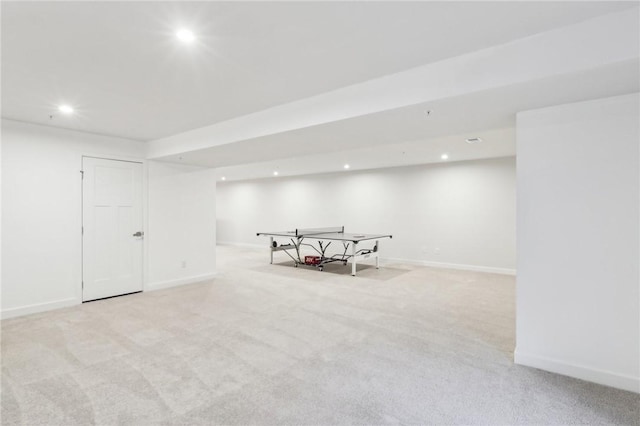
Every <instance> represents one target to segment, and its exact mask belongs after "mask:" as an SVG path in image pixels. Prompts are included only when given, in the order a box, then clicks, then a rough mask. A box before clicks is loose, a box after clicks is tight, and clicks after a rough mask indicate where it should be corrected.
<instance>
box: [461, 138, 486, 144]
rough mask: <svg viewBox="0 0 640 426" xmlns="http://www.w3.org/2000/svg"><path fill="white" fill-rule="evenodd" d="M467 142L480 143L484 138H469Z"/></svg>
mask: <svg viewBox="0 0 640 426" xmlns="http://www.w3.org/2000/svg"><path fill="white" fill-rule="evenodd" d="M465 142H467V143H468V144H474V143H480V142H482V138H467V139H465Z"/></svg>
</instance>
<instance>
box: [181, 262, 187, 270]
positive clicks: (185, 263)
mask: <svg viewBox="0 0 640 426" xmlns="http://www.w3.org/2000/svg"><path fill="white" fill-rule="evenodd" d="M186 267H187V261H186V260H183V261H182V269H185V268H186Z"/></svg>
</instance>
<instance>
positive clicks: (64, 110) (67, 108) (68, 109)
mask: <svg viewBox="0 0 640 426" xmlns="http://www.w3.org/2000/svg"><path fill="white" fill-rule="evenodd" d="M58 111H60V112H61V113H63V114H67V115H70V114H73V113H74V109H73V107H71V106H70V105H60V106H59V107H58Z"/></svg>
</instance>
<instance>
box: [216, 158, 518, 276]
mask: <svg viewBox="0 0 640 426" xmlns="http://www.w3.org/2000/svg"><path fill="white" fill-rule="evenodd" d="M217 216H218V242H220V243H234V244H250V245H254V244H259V245H260V246H262V247H266V245H267V244H268V243H267V240H266V239H265V238H264V237H256V232H259V231H260V232H264V231H277V230H290V229H292V228H295V227H316V226H334V225H337V226H341V225H344V226H345V227H346V230H347V231H350V230H351V231H353V232H364V233H391V234H393V239H392V240H384V241H381V257H383V258H387V259H403V260H409V261H415V262H420V263H424V264H432V265H443V266H445V265H447V266H452V267H460V268H468V269H476V270H487V271H494V272H505V273H513V272H514V269H515V159H514V158H512V157H511V158H499V159H491V160H481V161H468V162H457V163H442V164H433V165H422V166H411V167H397V168H388V169H377V170H370V171H362V172H355V171H345V172H342V173H333V174H323V175H311V176H299V177H291V178H270V179H262V180H251V181H241V182H225V183H220V182H219V183H218V207H217Z"/></svg>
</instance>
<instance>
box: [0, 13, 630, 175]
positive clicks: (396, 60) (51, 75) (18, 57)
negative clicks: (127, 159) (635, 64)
mask: <svg viewBox="0 0 640 426" xmlns="http://www.w3.org/2000/svg"><path fill="white" fill-rule="evenodd" d="M636 4H637V3H636V2H626V3H625V2H53V1H52V2H2V115H3V117H6V118H10V119H15V120H21V121H27V122H34V123H42V124H48V125H52V126H59V127H65V128H71V129H77V130H83V131H88V132H93V133H100V134H107V135H116V136H121V137H126V138H131V139H137V140H153V139H157V138H161V137H166V136H169V135H173V134H176V133H180V132H184V131H187V130H190V129H193V128H197V127H201V126H206V125H210V124H213V123H216V122H220V121H222V120H226V119H229V118H232V117H238V116H242V115H245V114H248V113H251V112H255V111H259V110H262V109H265V108H269V107H272V106H275V105H279V104H283V103H287V102H291V101H293V100H298V99H302V98H306V97H309V96H311V95H315V94H319V93H323V92H327V91H330V90H334V89H338V88H341V87H344V86H347V85H350V84H354V83H358V82H361V81H364V80H368V79H372V78H376V77H380V76H384V75H387V74H391V73H396V72H399V71H402V70H406V69H409V68H412V67H415V66H418V65H422V64H426V63H432V62H434V61H438V60H441V59H444V58H450V57H454V56H457V55H461V54H464V53H467V52H472V51H476V50H478V49H481V48H485V47H489V46H493V45H496V44H502V43H507V42H509V41H511V40H515V39H519V38H522V37H526V36H529V35H531V34H535V33H539V32H543V31H548V30H551V29H553V28H558V27H562V26H566V25H569V24H572V23H576V22H580V21H583V20H585V19H588V18H591V17H594V16H597V15H602V14H605V13H609V12H614V11H619V10H622V9H625V8H629V7H633V6H634V5H636ZM181 26H188V27H190V28H192V29H193V31H194V32H196V34H197V36H198V42H197V43H195V44H194V45H192V46H184V45H181V44H180V43H178V42H177V40H176V39H175V37H174V31H175V30H176V29H177V28H178V27H181ZM62 102H66V103H69V104H72V105H73V106H75V107H76V108H77V110H78V114H77V115H75V116H73V117H61V116H58V114H56V112H55V107H56V105H58V104H59V103H62ZM52 113H53V114H54V118H53V119H50V118H49V116H50V114H52ZM485 127H486V128H489V127H492V126H490V125H488V124H487V125H485ZM389 130H390V131H391V130H392V129H389ZM355 131H356V132H357V130H355ZM461 132H462V130H460V129H459V131H458V133H461ZM345 135H346V133H345ZM400 136H401V135H400ZM400 136H399V138H396V139H397V140H394V141H393V142H402V139H401V138H400ZM234 155H237V154H234ZM234 161H235V163H236V164H237V163H238V162H243V161H244V160H243V159H242V156H240V157H237V158H236V159H235V160H234ZM208 165H212V164H210V163H208Z"/></svg>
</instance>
